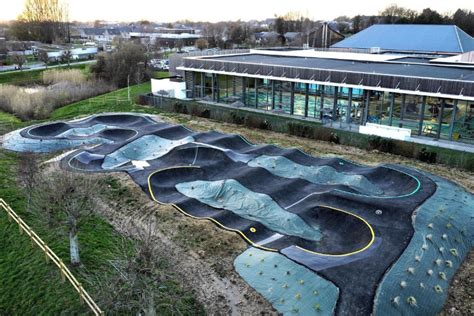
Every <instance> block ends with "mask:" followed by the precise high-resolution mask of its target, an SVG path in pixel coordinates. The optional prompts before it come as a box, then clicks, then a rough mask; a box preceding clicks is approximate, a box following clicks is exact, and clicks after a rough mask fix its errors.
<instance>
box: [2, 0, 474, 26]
mask: <svg viewBox="0 0 474 316" xmlns="http://www.w3.org/2000/svg"><path fill="white" fill-rule="evenodd" d="M65 1H66V2H67V3H68V4H69V15H70V20H71V21H74V20H77V21H94V20H106V21H137V20H150V21H156V22H173V21H177V20H184V19H188V20H192V21H210V22H216V21H228V20H239V19H240V20H243V21H248V20H253V19H257V20H263V19H265V18H271V17H273V16H274V15H275V14H277V15H282V14H285V13H286V12H289V11H298V12H301V13H302V14H303V15H305V16H308V17H309V18H312V19H315V20H332V19H334V18H336V17H338V16H341V15H347V16H354V15H357V14H365V15H373V14H377V13H378V12H379V11H380V10H382V9H383V8H385V7H386V6H388V5H390V4H392V3H397V5H399V6H403V7H406V8H410V9H413V10H418V11H419V10H422V9H424V8H428V7H429V8H431V9H433V10H437V11H438V12H440V13H447V12H450V13H454V11H456V9H458V8H463V9H469V10H473V11H474V1H473V0H448V1H447V0H416V1H414V0H396V1H395V0H371V1H368V0H358V1H354V0H337V1H317V0H229V1H225V0H168V1H159V0H133V1H130V0H65ZM2 2H4V3H3V4H2V5H1V9H0V20H4V21H5V20H12V19H15V18H16V17H17V16H18V15H19V14H20V13H21V11H22V8H23V3H24V0H2Z"/></svg>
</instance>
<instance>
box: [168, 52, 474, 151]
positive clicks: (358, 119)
mask: <svg viewBox="0 0 474 316" xmlns="http://www.w3.org/2000/svg"><path fill="white" fill-rule="evenodd" d="M439 57H440V56H437V58H439ZM432 59H433V57H430V58H426V57H422V56H416V57H413V56H412V55H402V54H367V53H347V52H332V51H315V50H297V51H291V50H286V51H285V50H283V51H278V50H266V51H265V50H251V51H250V52H248V53H238V54H229V55H215V56H189V57H184V58H182V59H181V61H180V64H179V65H178V66H177V67H176V69H177V70H178V71H179V72H180V73H181V75H182V76H183V78H184V81H185V83H186V96H187V98H192V99H198V100H206V101H210V102H215V103H222V104H227V105H233V106H245V107H249V108H254V109H260V110H264V111H272V112H275V113H285V114H289V115H295V116H299V117H302V118H308V119H309V118H311V119H313V120H317V121H320V122H322V123H324V124H330V125H331V126H338V127H341V128H343V127H344V126H348V127H354V125H362V126H365V125H367V124H368V123H372V124H375V125H376V126H378V127H381V128H384V127H385V129H386V130H385V131H384V132H385V134H386V133H387V131H392V132H393V133H397V131H400V130H402V131H404V132H406V131H407V130H408V132H409V134H410V133H411V135H412V136H415V137H416V136H426V137H429V138H433V139H443V140H449V141H457V142H465V143H471V144H474V65H473V64H465V63H464V64H460V65H459V64H457V63H456V62H443V63H441V62H439V60H438V59H434V60H432ZM437 60H438V61H437ZM175 66H176V65H175ZM173 67H174V66H173ZM173 67H170V68H173ZM372 124H369V125H372Z"/></svg>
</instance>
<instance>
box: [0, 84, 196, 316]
mask: <svg viewBox="0 0 474 316" xmlns="http://www.w3.org/2000/svg"><path fill="white" fill-rule="evenodd" d="M0 78H1V76H0ZM149 91H150V83H144V84H141V85H137V86H133V87H131V96H132V100H134V99H135V98H136V97H137V96H138V95H139V94H141V93H146V92H149ZM127 95H128V91H127V89H120V90H117V91H114V92H111V93H108V94H105V95H102V96H98V97H95V98H91V99H90V100H85V101H81V102H77V103H74V104H70V105H68V106H65V107H63V108H60V109H57V110H56V111H55V112H54V113H53V114H52V117H51V119H52V120H57V119H69V118H72V117H75V116H80V115H89V114H94V113H99V112H113V111H125V112H147V113H157V112H158V111H157V110H155V109H153V108H149V107H141V106H138V105H136V104H134V103H133V102H129V101H127ZM32 123H34V122H21V121H20V120H18V119H17V118H15V117H14V116H13V115H10V114H7V113H3V112H0V135H1V134H4V133H6V132H8V131H10V130H14V129H17V128H20V127H24V126H27V125H30V124H32ZM18 157H19V155H18V154H17V153H12V152H8V151H6V150H4V149H1V148H0V197H2V198H3V199H4V200H5V201H6V202H7V203H9V204H10V206H11V207H12V208H13V209H14V210H15V211H16V212H17V213H18V214H19V215H20V216H21V217H22V218H23V219H24V220H25V221H26V222H27V223H28V224H29V225H30V226H31V227H32V228H33V230H35V231H36V233H37V234H38V235H39V236H40V237H41V238H42V239H43V240H44V241H45V242H46V243H48V245H49V246H50V247H51V249H52V250H53V251H54V252H55V253H56V254H57V255H58V256H59V257H61V258H62V259H63V261H64V262H68V260H69V252H68V250H69V248H68V246H69V243H68V238H67V233H66V231H65V229H64V227H48V226H47V224H46V223H45V221H44V220H42V219H40V218H38V215H37V214H36V215H33V214H31V213H29V212H26V211H25V206H26V199H25V196H24V195H23V194H22V191H21V188H19V186H18V185H17V182H16V180H15V178H16V168H17V165H18ZM108 181H112V182H113V180H108ZM112 182H111V183H104V188H108V189H104V192H102V193H101V194H106V195H107V196H108V198H113V196H114V194H126V193H123V192H121V191H120V190H118V189H116V187H118V186H116V185H114V183H112ZM121 241H122V242H123V237H122V236H120V235H119V234H118V233H117V232H115V230H114V229H113V227H112V226H110V225H109V224H108V223H107V222H106V221H105V220H104V219H102V218H99V217H97V216H96V217H93V218H91V219H90V220H88V221H87V223H85V225H84V226H83V227H82V228H81V231H80V233H79V242H80V245H81V259H82V262H83V265H84V267H83V268H75V269H73V270H72V272H73V274H75V275H76V277H77V278H78V279H79V281H80V282H81V283H83V284H84V287H85V288H86V290H88V291H89V293H90V294H91V296H92V297H93V298H94V294H95V293H94V292H95V291H94V286H92V285H91V284H89V283H88V281H87V280H91V279H94V278H99V279H100V278H103V277H104V276H105V275H107V273H108V271H110V269H112V268H111V265H110V262H109V260H117V259H120V258H121V257H120V255H122V254H123V250H122V252H120V250H118V249H117V244H120V242H121ZM0 245H1V246H0V315H55V314H64V315H70V314H74V315H77V314H84V313H89V312H88V309H87V306H85V305H82V304H81V303H80V301H79V297H78V294H77V293H76V292H75V291H74V289H73V288H72V286H71V285H70V284H69V283H62V282H61V278H60V275H59V272H58V270H57V268H56V267H55V266H54V265H52V264H46V263H45V259H44V255H43V254H42V252H41V251H40V250H39V249H38V248H36V247H33V246H32V244H31V242H30V241H29V239H28V237H27V236H25V235H24V234H23V235H21V234H20V233H19V229H18V226H17V225H16V223H14V222H9V221H8V219H7V216H6V214H5V213H4V212H3V211H0ZM164 266H166V265H164ZM163 275H171V276H172V274H169V273H168V272H167V271H163ZM89 282H90V281H89ZM162 282H163V283H162V285H161V286H160V294H159V297H160V302H157V304H159V305H161V306H162V307H160V308H159V309H158V310H159V312H160V314H168V315H169V314H172V313H173V310H176V308H179V309H180V310H181V312H180V313H184V314H189V313H190V312H189V311H190V310H194V309H195V308H197V309H196V312H195V313H197V314H202V308H201V307H200V305H199V304H196V301H195V299H194V297H193V296H192V294H190V293H189V292H184V291H183V290H182V288H181V285H180V284H179V283H177V282H176V281H174V280H173V279H172V277H171V278H169V279H167V280H162ZM171 298H178V301H176V302H175V304H177V306H179V307H176V306H174V309H171V310H169V309H168V307H166V306H167V304H168V303H169V302H172V301H173V299H171ZM95 299H96V301H100V299H98V298H97V297H95ZM170 299H171V301H170ZM163 306H164V307H163ZM171 308H173V307H171Z"/></svg>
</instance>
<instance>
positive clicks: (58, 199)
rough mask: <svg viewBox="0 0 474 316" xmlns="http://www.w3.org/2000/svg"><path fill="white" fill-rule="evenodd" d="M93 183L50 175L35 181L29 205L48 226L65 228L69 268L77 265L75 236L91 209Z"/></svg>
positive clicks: (87, 179) (61, 173)
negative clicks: (67, 235)
mask: <svg viewBox="0 0 474 316" xmlns="http://www.w3.org/2000/svg"><path fill="white" fill-rule="evenodd" d="M96 192H98V186H97V184H96V181H94V180H93V179H91V178H90V177H86V176H83V175H80V174H76V173H72V172H66V171H62V170H59V171H54V172H51V173H50V174H47V175H45V176H43V177H41V178H40V181H37V183H36V185H35V189H34V192H33V195H32V202H33V203H32V205H33V206H34V208H35V209H36V211H37V212H40V213H41V214H43V215H45V216H46V217H47V220H48V221H49V224H50V225H56V224H65V226H66V227H67V231H68V234H69V249H70V256H71V264H72V265H76V266H77V265H80V264H81V259H80V255H79V240H78V232H79V229H80V228H81V225H82V224H83V223H84V221H85V220H87V218H88V217H89V216H91V215H92V213H93V211H94V208H95V196H96Z"/></svg>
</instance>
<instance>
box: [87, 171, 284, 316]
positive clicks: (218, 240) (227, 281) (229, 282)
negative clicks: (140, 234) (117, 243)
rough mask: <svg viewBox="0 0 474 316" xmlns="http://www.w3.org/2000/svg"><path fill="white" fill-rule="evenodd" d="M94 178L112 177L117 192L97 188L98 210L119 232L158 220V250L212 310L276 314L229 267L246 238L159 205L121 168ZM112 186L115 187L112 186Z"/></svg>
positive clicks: (228, 312) (156, 233) (242, 313)
mask: <svg viewBox="0 0 474 316" xmlns="http://www.w3.org/2000/svg"><path fill="white" fill-rule="evenodd" d="M94 176H96V177H97V179H98V180H100V179H105V180H107V181H110V178H111V177H113V179H115V180H117V181H118V183H119V185H120V186H121V188H119V190H120V194H119V195H117V194H112V195H110V194H108V192H107V190H104V193H103V194H102V197H101V199H102V201H103V203H102V205H103V207H102V208H101V210H100V213H101V215H103V216H104V217H105V218H107V219H108V221H109V222H110V223H111V224H112V225H113V226H114V228H115V229H116V230H117V231H119V232H120V233H129V232H130V231H131V230H130V227H131V226H134V227H141V228H143V229H148V227H150V226H149V225H148V224H147V223H148V219H149V218H150V216H152V217H154V219H156V222H157V223H158V225H156V226H155V227H154V228H153V234H154V235H155V236H156V237H157V238H158V239H159V240H160V243H159V244H158V245H157V247H158V248H161V249H159V253H163V254H164V255H165V257H166V258H165V259H166V260H167V261H168V262H169V266H170V267H171V269H172V270H173V271H172V272H174V273H175V274H177V275H179V276H180V278H181V279H182V280H181V281H182V282H180V283H182V284H183V285H184V286H186V287H188V288H190V289H192V290H193V291H194V292H195V293H196V296H197V298H198V300H199V301H200V302H201V303H202V304H203V305H204V308H205V310H206V313H208V314H211V315H257V314H276V313H275V312H273V308H272V307H271V305H270V304H269V303H268V302H267V301H266V300H265V299H264V298H263V297H262V296H261V295H260V294H258V293H257V292H256V291H255V290H254V289H252V288H251V287H250V286H249V285H248V284H247V283H245V281H243V280H242V279H241V278H240V277H239V275H238V274H237V273H236V272H235V270H234V268H233V261H234V259H235V257H236V256H237V255H238V254H240V253H242V252H243V251H244V250H245V249H246V247H247V244H246V243H245V242H244V241H243V240H242V239H241V238H239V237H238V236H236V235H235V233H232V232H228V231H225V230H222V229H219V228H217V227H216V226H215V225H214V224H212V223H211V222H209V221H205V220H203V221H199V220H195V219H192V218H189V217H187V216H185V215H183V214H181V213H180V212H179V211H177V210H176V209H174V208H173V207H171V206H163V205H158V204H156V203H155V202H153V201H151V200H150V199H149V197H148V196H147V195H145V193H144V192H143V191H142V190H141V189H140V188H139V187H138V186H137V185H136V184H135V182H133V180H132V179H131V178H130V177H129V176H128V175H126V174H121V173H114V174H100V175H94ZM111 189H117V188H116V187H115V188H112V187H111Z"/></svg>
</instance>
